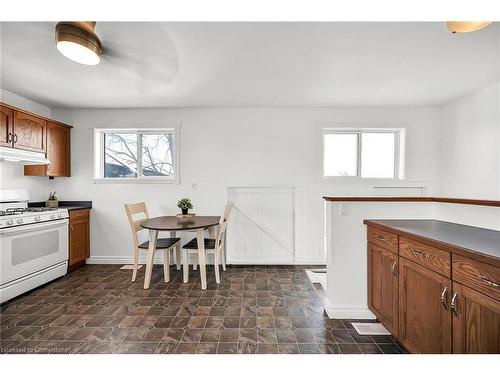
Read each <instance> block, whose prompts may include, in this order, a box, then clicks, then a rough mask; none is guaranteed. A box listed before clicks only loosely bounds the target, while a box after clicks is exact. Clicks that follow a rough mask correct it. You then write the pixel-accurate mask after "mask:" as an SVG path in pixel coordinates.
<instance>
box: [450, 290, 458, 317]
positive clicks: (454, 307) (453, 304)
mask: <svg viewBox="0 0 500 375" xmlns="http://www.w3.org/2000/svg"><path fill="white" fill-rule="evenodd" d="M457 299H458V294H457V293H453V296H452V297H451V311H452V312H453V315H455V316H457V315H458V309H457Z"/></svg>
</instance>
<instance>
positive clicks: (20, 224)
mask: <svg viewBox="0 0 500 375" xmlns="http://www.w3.org/2000/svg"><path fill="white" fill-rule="evenodd" d="M28 201H29V195H28V192H27V191H26V190H24V189H17V190H0V244H1V249H0V261H1V262H0V302H5V301H7V300H9V299H11V298H14V297H16V296H18V295H20V294H22V293H24V292H26V291H29V290H31V289H33V288H35V287H37V286H39V285H42V284H44V283H46V282H48V281H50V280H53V279H55V278H57V277H59V276H62V275H64V274H66V271H67V266H68V210H66V209H60V208H57V209H49V208H46V207H28Z"/></svg>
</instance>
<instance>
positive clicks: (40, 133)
mask: <svg viewBox="0 0 500 375" xmlns="http://www.w3.org/2000/svg"><path fill="white" fill-rule="evenodd" d="M46 126H47V124H46V121H45V120H44V119H42V118H40V117H36V116H32V115H30V114H27V113H24V112H21V111H16V110H14V126H13V129H14V136H13V139H14V147H15V148H18V149H21V150H27V151H36V152H45V151H46V149H47V144H46Z"/></svg>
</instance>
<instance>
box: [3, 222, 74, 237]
mask: <svg viewBox="0 0 500 375" xmlns="http://www.w3.org/2000/svg"><path fill="white" fill-rule="evenodd" d="M68 223H69V220H68V219H60V220H53V221H47V222H45V223H36V224H26V225H18V226H16V227H12V228H3V229H2V230H1V231H0V237H3V236H4V235H7V234H8V235H13V234H16V233H26V232H33V231H37V230H42V229H48V228H57V227H62V226H67V225H68Z"/></svg>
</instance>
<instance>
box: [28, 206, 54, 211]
mask: <svg viewBox="0 0 500 375" xmlns="http://www.w3.org/2000/svg"><path fill="white" fill-rule="evenodd" d="M56 210H57V208H52V207H28V208H26V209H25V212H46V211H56Z"/></svg>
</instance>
